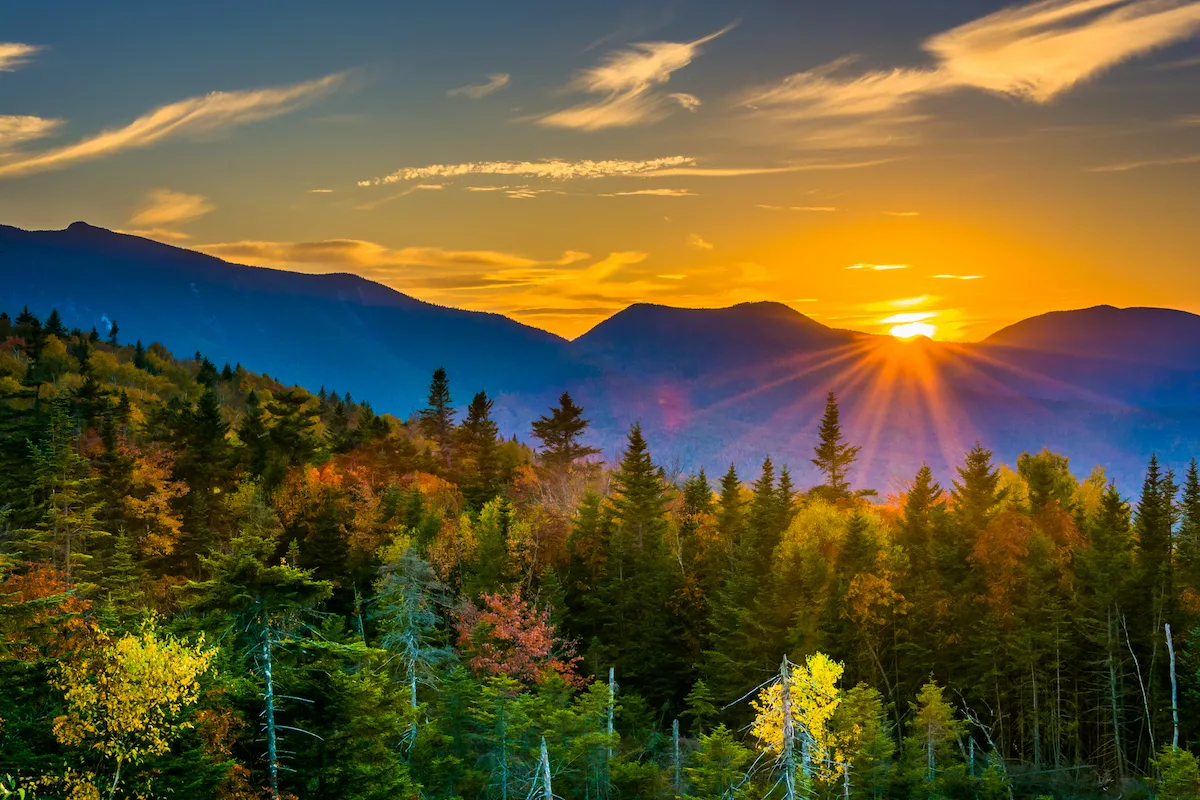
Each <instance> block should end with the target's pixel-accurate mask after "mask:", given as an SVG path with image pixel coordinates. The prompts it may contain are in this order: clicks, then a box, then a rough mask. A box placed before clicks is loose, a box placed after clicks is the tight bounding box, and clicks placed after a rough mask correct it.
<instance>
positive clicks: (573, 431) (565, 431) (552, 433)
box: [533, 392, 600, 474]
mask: <svg viewBox="0 0 1200 800" xmlns="http://www.w3.org/2000/svg"><path fill="white" fill-rule="evenodd" d="M587 426H588V421H587V420H586V419H584V418H583V408H582V407H580V406H577V405H575V401H574V400H572V399H571V395H570V393H568V392H563V393H562V396H561V397H559V398H558V405H557V406H555V407H554V408H552V409H550V415H549V416H545V415H543V416H541V417H538V418H537V419H536V420H535V421H534V423H533V436H534V438H535V439H537V440H539V441H540V442H541V443H542V448H541V452H540V455H541V459H542V463H543V464H544V465H545V466H546V468H547V469H549V470H550V471H552V472H556V473H560V474H561V473H564V472H566V471H567V470H569V469H570V467H571V466H572V465H573V464H575V462H577V461H578V460H579V459H581V458H587V457H588V456H593V455H596V454H598V453H599V452H600V451H599V450H598V449H597V448H595V447H588V446H586V445H584V444H582V443H581V442H580V439H581V438H582V437H583V433H584V431H585V430H587Z"/></svg>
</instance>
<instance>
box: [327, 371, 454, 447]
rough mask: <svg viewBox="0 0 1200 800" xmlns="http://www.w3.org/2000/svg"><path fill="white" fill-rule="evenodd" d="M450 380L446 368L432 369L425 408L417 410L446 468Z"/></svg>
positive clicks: (450, 432)
mask: <svg viewBox="0 0 1200 800" xmlns="http://www.w3.org/2000/svg"><path fill="white" fill-rule="evenodd" d="M450 403H451V400H450V381H449V380H448V379H447V378H446V370H444V369H443V368H441V367H438V368H437V369H436V370H434V373H433V380H432V381H431V382H430V384H429V400H428V403H427V405H426V406H425V408H423V409H421V411H420V412H418V416H419V418H420V420H421V430H422V431H424V433H425V436H426V437H428V438H429V439H432V440H433V441H434V442H436V443H437V446H438V452H439V453H440V455H441V457H442V461H443V462H444V463H445V466H446V467H447V468H449V467H450V459H451V448H452V441H451V438H452V435H453V432H454V408H453V407H452V406H451V405H450ZM346 404H347V405H349V404H350V395H349V394H347V395H346Z"/></svg>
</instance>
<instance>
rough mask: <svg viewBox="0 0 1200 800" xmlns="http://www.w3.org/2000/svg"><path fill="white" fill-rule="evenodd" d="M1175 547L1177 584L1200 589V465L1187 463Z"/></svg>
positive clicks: (1181, 587)
mask: <svg viewBox="0 0 1200 800" xmlns="http://www.w3.org/2000/svg"><path fill="white" fill-rule="evenodd" d="M1177 538H1178V545H1177V547H1176V549H1175V559H1176V562H1177V564H1176V565H1177V570H1176V584H1177V586H1176V588H1177V589H1178V590H1179V591H1184V590H1185V589H1191V590H1192V591H1193V592H1196V591H1200V469H1198V468H1197V465H1196V459H1194V458H1193V459H1192V462H1191V463H1190V464H1189V465H1188V470H1187V475H1186V476H1185V477H1184V482H1183V496H1182V498H1181V499H1180V503H1179V535H1178V537H1177Z"/></svg>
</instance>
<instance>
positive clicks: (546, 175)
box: [358, 156, 891, 192]
mask: <svg viewBox="0 0 1200 800" xmlns="http://www.w3.org/2000/svg"><path fill="white" fill-rule="evenodd" d="M889 161H891V159H887V158H880V159H874V160H871V161H848V162H846V161H843V162H838V161H813V162H808V163H804V164H789V165H786V166H782V167H702V166H699V165H698V163H697V160H696V159H695V158H692V157H691V156H666V157H664V158H653V159H647V160H644V161H626V160H621V159H607V160H601V161H593V160H591V159H583V160H579V161H566V160H564V159H556V158H552V159H544V160H542V161H468V162H465V163H462V164H429V165H427V166H424V167H402V168H400V169H398V170H396V171H395V172H393V173H391V174H389V175H384V176H382V177H377V178H370V179H368V180H360V181H358V185H359V186H361V187H368V186H386V185H387V184H391V183H400V182H402V181H417V180H428V179H430V178H459V177H462V176H464V175H504V176H519V177H525V178H541V179H545V180H553V181H568V180H591V179H594V178H614V177H638V178H667V177H701V178H731V177H739V176H743V175H772V174H776V173H787V172H821V171H826V170H842V169H862V168H865V167H874V166H877V165H879V164H886V163H888V162H889ZM504 188H506V187H487V186H468V187H467V189H468V190H470V191H474V192H486V191H500V190H502V189H504Z"/></svg>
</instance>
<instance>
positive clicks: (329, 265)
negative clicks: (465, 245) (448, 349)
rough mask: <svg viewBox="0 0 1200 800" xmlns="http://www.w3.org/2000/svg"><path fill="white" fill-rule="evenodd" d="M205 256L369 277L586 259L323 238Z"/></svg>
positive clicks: (229, 246)
mask: <svg viewBox="0 0 1200 800" xmlns="http://www.w3.org/2000/svg"><path fill="white" fill-rule="evenodd" d="M196 249H197V250H200V251H202V252H205V253H208V254H209V255H213V256H216V257H218V258H223V259H226V260H227V261H234V262H237V263H241V264H250V265H252V266H259V267H282V268H293V269H295V268H308V269H311V268H313V267H319V268H325V269H329V270H337V269H353V270H355V271H358V272H360V273H362V274H366V275H368V277H370V276H371V275H373V274H378V273H377V272H373V271H377V270H380V269H384V270H387V269H392V268H396V267H442V268H454V267H468V268H480V267H484V268H503V269H528V268H531V267H539V266H547V265H555V266H561V265H566V264H572V263H575V262H577V261H580V260H583V259H586V258H588V256H587V254H586V253H580V252H577V251H567V252H566V253H564V254H563V255H562V257H561V258H559V259H558V260H556V261H549V262H547V261H538V260H537V259H533V258H527V257H525V256H521V255H516V254H514V253H505V252H501V251H498V250H448V249H445V248H441V247H403V248H399V249H393V248H389V247H384V246H383V245H380V244H376V243H374V242H368V241H363V240H361V239H325V240H321V241H314V242H266V241H242V242H228V243H220V244H208V245H201V246H199V247H197V248H196Z"/></svg>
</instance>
